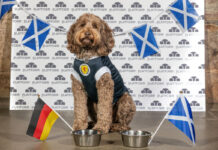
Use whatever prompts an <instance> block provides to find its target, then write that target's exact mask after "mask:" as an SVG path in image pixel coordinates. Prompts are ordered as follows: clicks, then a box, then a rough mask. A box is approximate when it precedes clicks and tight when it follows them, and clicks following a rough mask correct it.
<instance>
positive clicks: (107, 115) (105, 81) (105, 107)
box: [93, 73, 114, 133]
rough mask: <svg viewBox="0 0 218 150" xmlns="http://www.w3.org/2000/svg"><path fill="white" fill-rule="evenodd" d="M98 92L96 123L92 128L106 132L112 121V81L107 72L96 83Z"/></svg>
mask: <svg viewBox="0 0 218 150" xmlns="http://www.w3.org/2000/svg"><path fill="white" fill-rule="evenodd" d="M96 87H97V92H98V104H97V123H96V125H95V126H94V128H93V129H94V130H99V131H102V132H103V133H108V131H109V129H110V126H111V123H112V102H113V95H114V81H113V80H112V78H111V75H110V74H109V73H105V74H104V75H102V76H101V78H100V79H99V80H98V81H97V83H96Z"/></svg>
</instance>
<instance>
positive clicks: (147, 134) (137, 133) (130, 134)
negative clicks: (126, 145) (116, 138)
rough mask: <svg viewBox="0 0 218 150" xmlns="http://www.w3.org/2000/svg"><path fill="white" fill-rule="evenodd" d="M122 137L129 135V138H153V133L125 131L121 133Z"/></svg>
mask: <svg viewBox="0 0 218 150" xmlns="http://www.w3.org/2000/svg"><path fill="white" fill-rule="evenodd" d="M121 134H122V135H127V136H151V133H150V132H148V131H141V130H137V131H135V130H128V131H123V132H121Z"/></svg>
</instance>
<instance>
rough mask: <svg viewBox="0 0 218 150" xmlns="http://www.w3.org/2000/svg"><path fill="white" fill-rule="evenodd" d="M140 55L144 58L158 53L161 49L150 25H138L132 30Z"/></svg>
mask: <svg viewBox="0 0 218 150" xmlns="http://www.w3.org/2000/svg"><path fill="white" fill-rule="evenodd" d="M131 35H132V38H133V40H134V42H135V45H136V48H137V50H138V53H139V55H140V56H141V57H142V58H144V57H147V56H150V55H154V54H156V53H157V52H158V51H159V49H158V45H157V42H156V40H155V37H154V34H153V32H152V30H151V27H150V26H149V25H146V24H145V25H143V26H140V27H136V28H134V29H133V30H132V31H131Z"/></svg>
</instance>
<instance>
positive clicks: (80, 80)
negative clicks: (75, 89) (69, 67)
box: [72, 69, 82, 83]
mask: <svg viewBox="0 0 218 150" xmlns="http://www.w3.org/2000/svg"><path fill="white" fill-rule="evenodd" d="M72 75H73V76H74V78H76V79H77V80H78V81H79V82H80V83H82V79H81V77H80V76H79V74H78V73H77V72H76V70H74V69H73V71H72Z"/></svg>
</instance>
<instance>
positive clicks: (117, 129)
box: [110, 123, 131, 132]
mask: <svg viewBox="0 0 218 150" xmlns="http://www.w3.org/2000/svg"><path fill="white" fill-rule="evenodd" d="M130 129H131V128H130V127H129V126H124V125H122V124H120V123H113V124H112V125H111V128H110V131H111V132H120V131H126V130H130Z"/></svg>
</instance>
